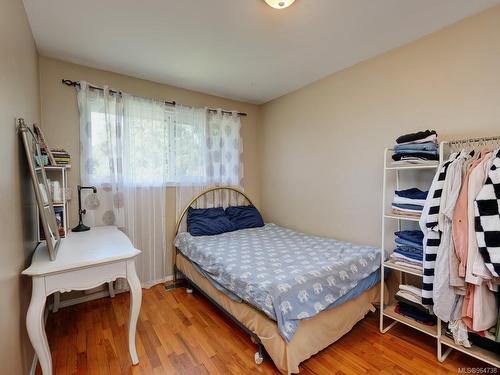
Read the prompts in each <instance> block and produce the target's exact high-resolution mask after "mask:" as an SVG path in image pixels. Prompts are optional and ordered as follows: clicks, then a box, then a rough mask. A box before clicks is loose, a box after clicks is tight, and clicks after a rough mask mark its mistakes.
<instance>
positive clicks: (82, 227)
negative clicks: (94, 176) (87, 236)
mask: <svg viewBox="0 0 500 375" xmlns="http://www.w3.org/2000/svg"><path fill="white" fill-rule="evenodd" d="M84 189H92V192H93V193H94V194H95V193H97V188H96V187H95V186H81V185H78V219H79V220H78V225H77V226H76V227H74V228H73V229H71V230H72V231H73V232H85V231H87V230H90V228H89V227H88V226H86V225H85V224H83V219H82V216H83V215H85V214H86V213H87V210H82V190H84Z"/></svg>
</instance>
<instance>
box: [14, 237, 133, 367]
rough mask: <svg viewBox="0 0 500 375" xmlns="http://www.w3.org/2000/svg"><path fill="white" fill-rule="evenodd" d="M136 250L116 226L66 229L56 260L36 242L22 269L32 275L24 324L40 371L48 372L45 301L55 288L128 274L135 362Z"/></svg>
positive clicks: (88, 285)
mask: <svg viewBox="0 0 500 375" xmlns="http://www.w3.org/2000/svg"><path fill="white" fill-rule="evenodd" d="M138 254H140V251H139V250H137V249H135V248H134V247H133V246H132V243H131V242H130V240H129V239H128V238H127V236H126V235H125V234H124V233H123V232H121V231H120V230H118V229H117V228H116V227H97V228H92V229H91V230H90V231H87V232H80V233H75V232H70V233H68V236H67V238H64V239H62V242H61V244H60V247H59V250H58V253H57V257H56V260H55V261H51V260H50V259H49V254H48V251H47V248H46V247H45V246H42V245H40V246H38V247H37V249H36V250H35V254H34V255H33V259H32V261H31V266H30V267H29V268H27V269H26V270H24V271H23V272H22V273H23V275H28V276H31V277H32V279H33V292H32V296H31V302H30V305H29V309H28V313H27V316H26V326H27V329H28V335H29V337H30V340H31V343H32V345H33V348H34V349H35V352H36V354H37V356H38V360H39V361H40V367H41V368H42V372H43V375H51V374H52V359H51V354H50V348H49V344H48V341H47V335H46V334H45V321H44V309H45V301H46V299H47V297H48V296H49V295H51V294H52V293H55V292H69V291H71V290H86V289H92V288H94V287H96V286H99V285H101V284H104V283H108V282H111V281H114V280H116V279H117V278H119V277H122V278H126V279H127V281H128V284H129V286H130V294H131V298H130V312H129V326H128V348H129V352H130V357H131V358H132V363H133V364H137V363H139V359H138V357H137V351H136V347H135V331H136V326H137V318H138V317H139V310H140V308H141V298H142V290H141V284H140V282H139V279H138V278H137V274H136V272H135V261H134V258H135V257H136V256H137V255H138Z"/></svg>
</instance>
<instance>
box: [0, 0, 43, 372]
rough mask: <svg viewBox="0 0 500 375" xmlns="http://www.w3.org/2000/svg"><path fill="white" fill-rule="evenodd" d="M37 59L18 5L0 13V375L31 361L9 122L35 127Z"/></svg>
mask: <svg viewBox="0 0 500 375" xmlns="http://www.w3.org/2000/svg"><path fill="white" fill-rule="evenodd" d="M39 109H40V103H39V91H38V63H37V54H36V49H35V44H34V41H33V37H32V35H31V29H30V26H29V24H28V20H27V18H26V14H25V12H24V8H23V3H22V1H21V0H5V1H2V9H1V11H0V141H1V144H0V171H1V177H0V186H1V187H0V213H1V215H2V219H1V225H0V237H1V238H2V244H1V245H0V333H1V336H2V339H1V340H0V366H1V369H0V372H1V373H2V374H27V373H28V371H29V368H30V366H31V362H32V360H33V349H32V348H31V344H30V343H29V340H28V336H27V333H26V329H25V324H24V319H25V316H26V309H27V305H28V303H29V299H30V295H31V281H30V280H29V279H27V278H24V277H23V278H22V277H21V276H20V272H21V271H22V270H23V269H24V268H25V267H26V263H27V262H28V261H29V259H30V256H31V254H32V251H33V249H34V248H35V240H34V239H35V233H36V232H35V222H34V221H35V206H34V198H33V193H32V187H31V181H30V180H29V174H28V173H29V172H28V169H27V167H26V159H25V155H24V150H23V149H22V145H21V143H20V141H19V137H18V135H17V133H16V130H15V119H16V118H18V117H23V118H24V119H25V120H26V122H27V123H29V124H32V123H33V122H38V121H39V117H40V116H39V114H40V110H39Z"/></svg>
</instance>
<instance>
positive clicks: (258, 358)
mask: <svg viewBox="0 0 500 375" xmlns="http://www.w3.org/2000/svg"><path fill="white" fill-rule="evenodd" d="M254 361H255V364H257V365H260V364H261V363H262V362H263V361H264V357H263V356H262V354H260V352H256V353H255V356H254Z"/></svg>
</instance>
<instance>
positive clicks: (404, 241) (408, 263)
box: [390, 230, 424, 271]
mask: <svg viewBox="0 0 500 375" xmlns="http://www.w3.org/2000/svg"><path fill="white" fill-rule="evenodd" d="M394 234H395V235H396V240H395V242H396V246H397V247H396V249H394V251H393V252H392V254H391V256H390V257H391V260H392V261H393V262H394V263H395V264H398V265H400V266H404V267H408V268H412V269H415V270H419V271H421V270H422V265H423V257H424V255H423V253H424V247H423V241H424V234H423V233H422V231H420V230H402V231H399V232H395V233H394Z"/></svg>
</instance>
